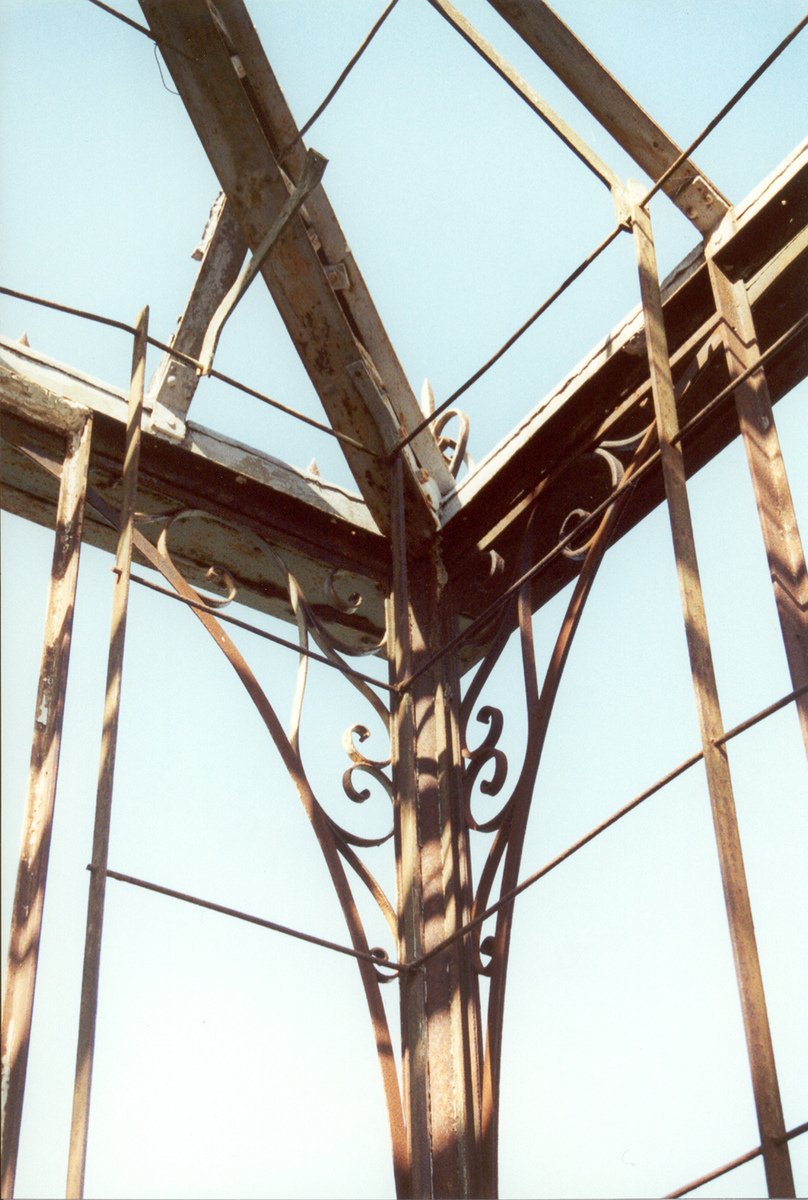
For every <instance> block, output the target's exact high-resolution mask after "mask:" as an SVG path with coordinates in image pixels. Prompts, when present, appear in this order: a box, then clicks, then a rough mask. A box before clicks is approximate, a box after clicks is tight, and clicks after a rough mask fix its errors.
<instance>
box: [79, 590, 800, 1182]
mask: <svg viewBox="0 0 808 1200" xmlns="http://www.w3.org/2000/svg"><path fill="white" fill-rule="evenodd" d="M217 619H221V614H217ZM806 691H808V685H807V686H806V687H803V688H799V689H797V690H796V691H794V692H789V693H788V695H786V696H782V697H781V698H780V699H779V700H776V701H774V703H773V704H769V705H767V706H766V708H762V709H760V711H759V712H757V713H755V714H754V715H753V716H751V717H748V718H747V719H746V720H745V721H741V722H740V724H738V725H735V726H733V728H732V729H729V730H727V732H726V733H725V734H724V736H723V737H722V738H721V739H720V740H721V742H722V743H723V742H728V741H730V740H731V739H732V738H735V737H737V736H738V735H739V734H741V733H744V732H745V731H746V730H747V729H750V728H752V726H753V725H757V724H758V723H759V722H760V721H763V720H765V719H766V718H767V717H770V716H772V714H773V713H776V712H778V711H779V710H780V709H781V708H784V707H785V706H786V705H787V704H790V703H792V702H793V701H794V700H795V699H796V698H797V697H798V696H800V695H802V694H803V693H805V692H806ZM703 757H704V753H703V751H698V752H697V753H695V754H692V755H691V756H690V758H686V759H685V760H684V761H683V762H681V763H680V764H679V765H678V766H677V767H674V768H673V770H672V771H669V772H668V773H667V774H666V775H663V776H662V778H661V779H658V780H657V781H656V783H653V784H652V785H651V786H650V787H649V788H646V789H645V791H644V792H641V793H640V794H639V796H635V797H634V799H633V800H630V801H629V803H628V804H625V805H624V806H623V807H622V808H619V809H618V810H617V812H614V813H612V815H611V816H610V817H607V818H606V820H605V821H602V822H601V823H600V824H599V825H596V826H595V828H594V829H592V830H590V831H589V833H587V834H585V835H584V836H583V837H582V838H579V839H578V841H576V842H573V844H572V845H571V846H569V847H567V849H566V850H563V851H562V852H561V853H560V854H557V855H556V856H555V858H552V859H551V860H550V861H549V862H548V863H545V865H544V866H543V867H541V868H540V869H539V870H538V871H534V872H533V874H532V875H528V876H527V878H525V879H523V880H522V882H521V883H519V884H518V885H517V886H516V887H515V888H512V889H511V890H510V891H509V892H507V893H506V894H505V895H504V896H501V897H500V898H499V900H498V901H497V902H496V903H495V904H492V905H490V906H489V907H488V908H487V909H486V910H485V911H484V912H482V913H480V914H479V915H478V916H477V917H475V918H474V919H473V920H471V921H469V922H468V923H467V924H466V925H464V926H463V927H462V928H461V929H458V930H456V931H455V933H453V934H452V935H451V936H450V937H448V938H446V939H445V941H443V942H440V943H439V944H438V945H437V946H434V947H433V948H432V949H431V950H430V951H428V953H426V954H423V955H421V957H420V958H417V959H415V960H413V962H410V963H402V962H395V961H392V960H390V959H387V958H383V957H382V953H383V952H382V951H381V950H379V951H378V953H374V952H373V951H371V952H370V954H369V955H368V954H363V953H362V952H361V951H358V950H354V949H352V948H351V947H349V946H343V945H341V944H340V943H338V942H332V941H329V940H328V939H326V938H321V937H318V936H317V935H315V934H311V933H304V932H303V931H301V930H299V929H293V928H291V927H290V926H288V925H281V924H279V923H278V922H276V921H270V920H267V919H266V918H264V917H257V916H254V915H252V914H250V913H245V912H242V911H241V910H239V909H235V908H228V907H227V906H225V905H222V904H216V903H214V902H213V901H210V900H202V899H200V898H199V897H198V896H191V895H188V894H187V893H185V892H178V891H175V890H174V889H173V888H168V887H163V886H162V885H161V884H157V883H150V882H148V881H147V880H145V879H138V878H137V877H135V876H133V875H124V874H122V873H121V872H119V871H113V870H110V869H106V870H105V872H104V873H105V875H106V876H107V877H108V878H109V879H117V880H119V881H120V882H121V883H129V884H132V885H133V886H134V887H140V888H145V889H146V890H147V891H152V892H157V893H159V894H161V895H164V896H168V897H169V898H171V899H175V900H183V901H185V902H186V903H188V904H195V905H197V906H198V907H200V908H208V909H210V910H211V911H213V912H219V913H222V914H223V915H224V916H230V917H235V918H236V919H238V920H241V921H247V922H249V923H251V924H253V925H260V926H262V927H263V928H265V929H270V930H272V931H273V932H274V933H282V934H286V935H287V936H288V937H292V938H297V939H298V940H300V941H304V942H310V943H311V944H312V945H315V946H321V947H322V948H323V949H326V950H333V951H335V952H336V953H338V954H345V955H348V956H349V957H351V958H356V959H361V960H362V961H370V962H372V963H373V964H374V965H375V966H376V967H389V968H390V969H391V970H393V971H396V972H398V973H399V974H401V973H402V972H410V971H417V970H419V969H420V968H421V967H422V966H423V965H424V963H425V962H426V961H427V960H428V959H431V958H435V957H436V956H437V955H439V954H441V953H443V952H444V951H445V950H446V949H448V948H449V946H451V945H453V944H454V942H456V941H458V940H459V939H460V938H463V937H465V936H466V934H468V933H470V932H471V930H473V929H476V928H477V926H478V925H481V924H482V923H483V922H484V921H487V920H488V918H489V917H490V916H492V915H493V914H494V913H495V912H497V911H498V910H499V909H500V908H503V907H504V906H505V905H506V904H510V903H512V902H513V901H514V900H515V899H516V897H517V896H519V895H521V893H522V892H525V891H527V889H528V888H530V887H532V886H533V884H534V883H538V881H539V880H540V879H543V878H544V876H545V875H549V874H550V872H551V871H553V870H555V868H556V867H557V866H560V864H561V863H562V862H565V861H566V859H568V858H570V857H571V856H572V855H573V854H575V853H576V851H578V850H581V849H582V848H583V847H584V846H586V845H588V844H589V842H591V841H593V840H594V839H595V838H596V837H597V836H598V835H599V834H601V833H604V832H605V831H606V830H607V829H610V828H611V826H612V825H615V824H616V823H617V822H618V821H619V820H620V819H621V818H622V817H624V816H626V815H627V814H628V813H630V812H632V811H633V810H634V809H635V808H638V807H639V805H640V804H642V802H643V801H644V800H647V799H648V798H649V797H650V796H653V795H654V794H655V793H656V792H659V791H661V789H662V788H663V787H665V786H666V784H668V783H671V782H672V781H673V780H674V779H677V778H678V777H679V776H680V775H682V774H684V772H685V771H687V770H689V768H690V767H692V766H695V764H696V763H697V762H700V761H701V759H702V758H703ZM87 870H88V871H92V870H93V867H92V866H91V865H90V866H88V867H87ZM805 1130H806V1127H804V1126H800V1127H798V1128H797V1129H796V1130H793V1131H792V1132H791V1133H790V1134H788V1135H787V1136H788V1137H796V1136H797V1134H798V1133H804V1132H805ZM758 1153H760V1151H754V1152H752V1153H751V1154H750V1157H752V1158H754V1157H755V1155H756V1154H758ZM743 1161H744V1162H745V1161H747V1160H746V1158H744V1159H743ZM738 1165H740V1161H738V1162H735V1163H734V1164H731V1165H730V1166H728V1167H724V1168H722V1169H721V1170H720V1171H719V1172H718V1174H722V1173H724V1172H725V1171H728V1170H731V1169H732V1166H738ZM714 1177H715V1176H710V1177H709V1178H714ZM702 1182H707V1180H706V1179H705V1180H703V1181H702ZM694 1186H696V1185H695V1184H689V1185H688V1187H687V1188H686V1189H683V1190H682V1191H679V1192H675V1193H673V1195H676V1196H680V1195H684V1191H689V1190H690V1188H692V1187H694Z"/></svg>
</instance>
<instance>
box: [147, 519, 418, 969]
mask: <svg viewBox="0 0 808 1200" xmlns="http://www.w3.org/2000/svg"><path fill="white" fill-rule="evenodd" d="M197 513H199V514H200V515H203V516H205V517H207V518H208V519H210V514H208V513H204V512H203V511H202V510H200V509H193V508H186V509H181V510H179V511H177V512H173V513H171V514H170V515H169V516H168V517H167V519H165V524H164V525H163V528H162V529H161V531H160V534H159V537H158V543H157V545H158V550H159V552H160V553H161V554H163V555H164V556H165V558H166V559H167V560H168V561H169V562H170V564H171V566H172V567H173V568H174V570H175V571H177V573H178V574H180V575H182V576H183V579H184V581H185V583H186V585H187V586H188V587H189V588H191V590H192V591H193V593H194V596H195V597H196V598H197V599H198V600H199V602H200V604H202V605H204V606H205V608H206V609H208V610H209V611H213V610H218V609H221V608H224V607H225V606H226V605H228V604H230V603H232V602H233V600H235V599H236V598H237V597H238V587H237V585H236V583H235V581H234V579H233V577H232V576H231V575H230V573H229V572H228V571H225V570H223V569H222V568H221V567H217V566H211V567H210V569H209V570H208V572H207V575H206V578H208V579H210V580H212V581H213V580H216V581H218V582H220V583H222V584H223V585H224V586H225V587H227V589H228V594H227V596H225V597H210V596H207V595H202V594H201V593H200V592H198V591H197V589H196V588H193V587H192V585H191V584H189V583H188V581H187V580H186V579H185V576H184V574H183V572H182V571H181V570H180V568H179V567H178V566H177V564H176V563H175V562H174V560H173V558H172V556H171V552H170V550H169V545H168V540H169V535H170V533H171V530H172V528H173V527H174V525H175V523H176V522H177V521H178V520H179V519H180V518H183V517H187V516H192V515H194V514H197ZM213 519H214V520H216V521H218V522H219V523H220V524H222V525H226V526H229V527H230V528H234V529H237V528H238V526H236V525H235V524H234V523H232V522H229V521H225V520H223V519H222V518H220V517H215V518H213ZM249 532H250V534H251V536H252V537H254V538H255V540H256V541H258V542H259V543H260V545H261V547H262V549H263V551H264V552H265V554H266V555H267V558H268V559H269V561H270V562H271V563H272V564H273V566H274V567H275V569H276V571H278V572H279V573H280V575H281V578H282V579H284V581H285V583H286V590H287V594H288V596H289V603H290V606H291V608H292V612H293V614H294V617H295V620H296V623H297V628H298V642H299V644H300V648H301V650H302V651H304V652H305V651H306V650H308V648H309V637H310V636H311V639H312V640H313V641H314V642H315V643H316V644H317V646H318V647H319V649H320V650H321V652H322V653H323V654H324V655H325V657H326V658H328V660H329V661H330V662H332V663H333V664H334V665H335V666H338V667H340V668H343V676H344V678H346V679H348V680H349V681H350V682H351V683H352V684H353V686H354V687H355V688H356V689H357V690H358V691H359V692H360V694H361V695H362V696H363V697H364V699H365V700H366V701H367V702H368V703H369V704H370V705H371V707H372V708H373V710H374V711H375V712H376V714H377V716H378V717H379V718H380V720H381V721H382V724H383V725H384V727H385V729H387V730H388V731H389V721H390V714H389V711H388V709H387V707H386V706H385V704H384V703H383V701H382V700H381V699H380V697H379V696H378V695H377V694H376V692H374V691H373V689H372V688H371V687H370V686H369V685H368V684H367V683H365V681H364V680H360V679H357V678H356V677H355V676H353V675H352V674H351V673H350V672H349V671H347V670H344V668H347V666H348V664H347V663H346V662H345V660H344V658H343V655H351V656H352V657H364V656H366V655H369V654H374V653H376V652H377V651H379V650H380V649H382V648H383V646H384V645H385V642H386V638H387V634H386V633H385V634H384V636H383V637H382V638H381V639H380V640H379V641H378V642H374V643H373V645H371V646H363V647H361V648H356V647H354V646H352V645H350V644H348V643H347V642H345V641H343V640H342V639H340V638H338V637H336V636H335V635H333V634H332V633H330V631H328V630H327V629H326V628H325V626H324V624H323V622H322V621H321V620H320V618H319V616H318V615H317V613H316V612H315V610H314V608H313V607H312V605H311V604H310V603H309V601H308V600H307V598H306V596H305V594H304V592H303V589H302V587H301V585H300V583H299V581H298V579H297V578H296V577H295V575H293V573H292V572H291V571H290V569H289V567H288V566H287V564H286V562H285V560H284V559H283V557H282V556H281V555H280V554H279V553H278V552H277V550H276V549H275V548H274V547H273V546H271V545H270V544H269V543H268V542H267V541H266V540H265V539H264V538H263V537H262V536H261V535H260V534H258V533H255V532H254V531H252V530H250V531H249ZM345 575H346V572H344V571H342V570H339V569H337V570H333V571H331V572H330V573H329V575H328V576H327V578H326V581H325V585H324V591H325V594H326V596H327V598H328V601H329V603H330V604H331V605H332V606H333V607H334V608H335V609H337V610H338V611H339V612H343V613H347V614H350V613H354V612H356V611H357V609H358V608H359V607H360V605H361V603H362V597H361V596H360V595H359V593H357V592H350V593H348V594H347V595H345V594H343V592H342V590H341V589H340V587H339V583H340V581H341V579H342V578H343V577H344V576H345ZM308 663H309V660H308V656H307V655H306V654H305V653H301V654H300V656H299V661H298V670H297V684H296V688H295V695H294V699H293V701H292V711H291V715H290V721H289V732H288V737H289V742H290V744H291V746H292V749H293V751H294V753H295V754H296V755H297V757H298V759H300V724H301V719H302V712H303V701H304V697H305V691H306V682H307V678H308ZM354 735H356V737H357V738H358V739H359V741H360V742H363V741H365V740H366V739H367V738H368V737H369V736H370V731H369V730H368V729H367V727H366V726H364V725H353V726H351V727H349V729H347V730H346V732H345V734H344V735H343V746H344V748H345V751H346V753H347V754H348V757H349V758H350V759H351V761H352V765H351V766H350V767H348V768H347V769H346V770H345V771H344V772H343V776H342V783H343V788H344V790H345V794H346V795H347V796H348V798H349V799H351V800H352V801H353V802H354V803H357V804H362V803H364V802H365V801H366V800H368V799H369V798H370V794H371V793H370V790H369V789H368V788H362V789H361V790H360V789H358V788H357V787H356V786H355V785H354V781H353V776H354V772H356V771H361V772H363V773H364V774H367V775H370V776H371V777H372V778H373V779H374V780H375V781H376V782H378V783H379V784H381V785H382V787H383V788H384V790H385V791H386V793H387V795H388V796H389V797H390V799H391V803H392V783H391V782H390V780H389V779H388V778H387V776H386V775H385V774H384V768H385V767H387V766H389V765H390V758H389V757H388V758H387V759H371V758H368V757H367V756H365V755H364V754H362V752H361V751H360V750H359V749H358V748H357V747H356V745H355V744H354V741H353V737H354ZM301 768H302V760H301ZM315 803H316V805H317V808H318V810H319V812H320V814H321V816H322V818H323V820H324V821H325V822H326V824H327V825H328V827H329V828H330V830H331V832H332V834H333V837H334V840H335V844H336V846H337V849H338V850H339V852H340V854H341V855H342V857H343V858H344V859H345V860H346V862H348V863H349V865H350V866H351V867H352V868H353V870H354V871H355V873H356V874H357V875H358V876H359V878H360V879H361V881H362V882H363V883H364V884H365V886H366V887H367V888H368V890H369V891H370V893H371V895H372V896H373V898H374V899H375V900H376V902H377V904H378V905H379V907H380V908H381V910H382V913H383V915H384V917H385V919H386V920H387V922H388V924H390V925H391V927H392V931H393V933H394V934H395V935H396V936H397V925H396V923H395V920H394V916H393V909H392V906H391V905H390V902H389V900H388V898H387V896H386V895H385V893H384V891H383V889H382V888H381V886H380V885H379V884H378V883H377V881H376V880H375V878H374V877H373V875H372V874H371V873H370V872H369V871H368V869H367V868H366V867H365V865H364V864H363V863H362V862H361V860H360V859H359V858H358V857H357V855H356V854H355V852H354V849H353V848H354V847H357V848H371V847H375V846H382V845H384V843H385V842H387V841H389V840H390V838H391V837H392V836H393V829H392V828H391V829H390V830H389V831H388V832H386V833H384V834H382V835H381V836H378V837H363V836H361V835H359V834H356V833H353V832H352V831H350V830H348V829H345V828H344V827H343V826H342V825H340V824H339V823H338V822H337V821H335V820H334V819H333V817H331V816H330V814H329V813H327V812H326V810H325V809H324V808H323V806H322V804H321V803H320V801H319V800H317V799H316V798H315ZM391 918H392V920H391ZM385 978H386V977H385Z"/></svg>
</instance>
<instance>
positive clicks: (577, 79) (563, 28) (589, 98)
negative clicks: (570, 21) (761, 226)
mask: <svg viewBox="0 0 808 1200" xmlns="http://www.w3.org/2000/svg"><path fill="white" fill-rule="evenodd" d="M489 3H490V4H491V5H492V6H493V7H494V8H495V9H496V10H497V12H498V13H499V14H500V16H502V17H504V19H505V20H506V21H507V22H508V24H509V25H510V26H511V27H512V28H513V29H514V30H516V32H517V33H518V34H519V35H520V37H522V38H523V39H524V41H525V42H527V44H528V46H530V47H531V49H533V50H535V52H536V54H538V55H539V57H540V58H541V59H543V60H544V62H546V63H547V65H548V67H550V69H551V70H552V71H554V72H555V74H556V75H558V77H559V79H561V80H562V81H563V82H564V83H565V84H566V85H567V87H568V88H569V89H570V91H571V92H572V93H573V95H575V96H577V98H578V99H579V100H580V101H581V103H582V104H583V105H585V106H586V108H588V109H589V111H590V112H591V113H592V115H593V117H595V118H596V119H597V120H598V121H599V122H600V124H601V125H603V127H604V128H605V129H607V130H608V132H609V133H610V134H611V135H612V137H613V138H614V139H615V141H616V142H617V143H618V144H619V145H620V146H622V148H623V149H624V150H625V151H626V153H627V154H630V155H631V157H632V158H633V160H634V162H635V163H637V165H638V166H640V167H642V169H643V170H644V171H647V173H648V174H649V175H650V176H651V178H652V179H654V180H656V179H657V178H658V177H659V176H660V175H662V173H663V172H664V171H665V170H667V169H668V167H670V166H671V164H672V163H674V162H675V161H676V159H677V158H678V157H679V154H680V149H679V147H678V146H677V145H676V143H675V142H674V141H673V140H672V139H671V138H670V137H668V135H667V134H666V133H665V131H664V130H663V129H661V128H660V127H659V125H657V123H656V122H655V121H654V120H653V118H652V117H650V116H649V115H648V113H647V112H646V111H645V110H644V109H643V108H641V106H640V105H639V104H638V103H637V101H636V100H635V99H634V98H633V97H632V96H630V95H629V93H628V92H627V91H626V89H625V88H624V87H623V86H622V84H621V83H619V82H618V81H617V80H616V79H615V77H614V76H613V75H612V74H611V73H610V72H609V71H607V69H606V68H605V67H604V66H603V64H602V63H600V62H599V61H598V60H597V58H595V56H594V54H592V52H591V51H590V50H589V49H588V48H587V47H586V46H585V45H584V44H583V42H581V41H580V39H579V38H578V37H576V35H575V34H574V33H573V32H572V30H571V29H570V28H569V27H568V26H567V25H565V24H564V22H563V21H562V20H561V18H560V17H559V16H557V14H556V13H555V12H554V11H553V10H552V9H551V8H550V6H549V5H548V4H545V3H544V0H489ZM663 190H664V191H665V193H666V195H668V196H669V197H670V198H671V200H672V201H673V202H674V204H675V205H676V207H677V208H679V209H680V210H681V211H682V212H683V213H684V214H685V216H686V217H687V218H688V219H689V220H690V221H692V222H693V224H694V225H695V226H696V228H697V229H698V230H699V232H701V233H708V232H709V231H710V230H711V229H713V228H714V227H715V226H716V225H717V224H718V222H719V221H720V220H721V218H722V217H723V215H724V213H726V211H727V209H728V208H729V203H728V201H727V200H726V198H725V197H724V196H722V194H721V193H720V192H719V190H718V188H717V187H716V186H715V184H713V183H711V182H710V180H709V179H707V177H706V176H705V175H704V174H703V172H700V171H699V169H698V167H696V166H695V164H694V163H692V162H690V161H689V160H685V161H684V162H683V163H682V164H681V166H680V167H679V168H678V169H677V170H676V171H674V172H673V174H672V175H671V176H670V178H669V179H668V180H667V181H666V182H665V184H664V186H663Z"/></svg>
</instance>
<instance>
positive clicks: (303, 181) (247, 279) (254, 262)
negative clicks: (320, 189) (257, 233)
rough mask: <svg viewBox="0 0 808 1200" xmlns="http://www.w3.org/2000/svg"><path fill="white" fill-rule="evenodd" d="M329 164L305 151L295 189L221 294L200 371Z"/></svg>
mask: <svg viewBox="0 0 808 1200" xmlns="http://www.w3.org/2000/svg"><path fill="white" fill-rule="evenodd" d="M327 164H328V160H327V159H325V158H323V156H322V154H318V153H317V151H316V150H309V151H308V153H307V155H306V161H305V164H304V166H303V170H302V172H301V174H300V178H299V180H298V181H297V184H296V185H295V187H294V188H293V189H292V191H291V193H290V194H289V196H288V197H287V199H286V201H285V203H284V205H283V207H282V208H281V210H280V212H279V213H278V215H277V217H276V218H275V220H274V221H273V223H272V225H270V227H269V229H268V230H267V232H266V235H265V236H264V238H263V239H262V241H261V244H260V245H259V246H258V247H257V248H256V251H255V254H253V256H252V258H251V259H250V261H249V262H248V263H247V266H246V267H245V268H244V270H243V271H242V272H241V274H240V275H239V277H238V279H237V280H236V281H235V283H234V284H233V286H232V287H231V288H230V289H229V290H228V292H227V293H226V295H224V296H223V297H222V300H221V303H220V304H219V305H218V307H217V309H216V311H215V313H214V314H213V316H212V317H211V319H210V324H209V325H208V328H207V330H206V331H205V336H204V338H203V339H202V348H201V350H200V352H199V360H200V363H201V373H202V374H203V375H209V374H210V368H211V366H212V365H213V356H214V354H215V353H216V347H217V346H218V344H219V338H220V337H221V336H222V330H223V329H224V326H225V324H226V322H227V321H228V320H229V319H230V316H231V315H232V313H233V310H234V309H235V307H236V305H237V304H238V302H239V301H240V300H241V298H242V297H243V296H244V294H245V292H246V291H247V289H248V288H249V286H250V284H251V283H252V282H253V280H254V279H255V278H256V276H257V275H258V273H259V271H260V270H261V267H262V266H263V264H264V262H265V261H266V260H267V258H268V257H269V255H270V253H271V251H272V249H273V248H274V246H275V244H276V242H277V241H278V239H279V238H280V236H281V235H282V233H283V232H284V230H285V229H286V226H287V225H288V224H289V222H290V221H291V220H292V218H293V217H294V216H295V215H296V214H297V213H298V212H299V211H300V208H301V207H302V205H303V203H304V201H305V200H306V197H307V196H308V195H309V194H310V193H311V192H312V191H313V190H314V188H316V187H317V185H318V183H319V182H320V180H321V179H322V177H323V173H324V171H325V168H326V166H327Z"/></svg>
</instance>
